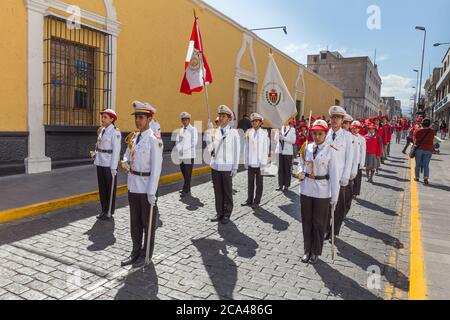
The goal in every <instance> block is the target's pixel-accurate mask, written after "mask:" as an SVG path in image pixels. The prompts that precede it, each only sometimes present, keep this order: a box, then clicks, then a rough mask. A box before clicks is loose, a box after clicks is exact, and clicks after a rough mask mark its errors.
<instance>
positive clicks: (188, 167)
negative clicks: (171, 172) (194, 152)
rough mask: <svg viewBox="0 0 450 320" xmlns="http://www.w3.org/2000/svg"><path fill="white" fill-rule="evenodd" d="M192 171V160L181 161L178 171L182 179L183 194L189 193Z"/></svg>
mask: <svg viewBox="0 0 450 320" xmlns="http://www.w3.org/2000/svg"><path fill="white" fill-rule="evenodd" d="M193 169H194V159H190V160H183V162H181V164H180V170H181V173H182V174H183V178H184V185H183V191H184V192H191V180H192V170H193Z"/></svg>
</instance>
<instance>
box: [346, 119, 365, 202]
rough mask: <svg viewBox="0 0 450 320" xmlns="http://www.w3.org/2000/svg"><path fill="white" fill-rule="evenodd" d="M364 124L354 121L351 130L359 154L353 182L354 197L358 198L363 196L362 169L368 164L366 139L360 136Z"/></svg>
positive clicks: (357, 154)
mask: <svg viewBox="0 0 450 320" xmlns="http://www.w3.org/2000/svg"><path fill="white" fill-rule="evenodd" d="M361 128H362V124H361V122H359V121H354V122H353V123H352V126H351V127H350V130H351V132H352V134H353V135H354V136H355V138H356V144H357V151H358V152H357V153H356V155H355V157H356V165H357V167H358V169H357V170H358V171H357V175H356V178H355V179H354V181H353V197H354V198H356V197H357V196H359V195H360V194H361V182H362V168H363V167H364V165H365V164H366V138H365V136H363V135H361V134H360V131H361Z"/></svg>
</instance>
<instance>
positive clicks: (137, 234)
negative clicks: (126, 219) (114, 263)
mask: <svg viewBox="0 0 450 320" xmlns="http://www.w3.org/2000/svg"><path fill="white" fill-rule="evenodd" d="M128 202H129V203H130V231H131V240H132V241H133V251H132V255H133V256H135V255H139V254H140V251H141V248H142V240H143V239H142V238H144V252H146V249H147V231H148V223H149V217H150V216H149V215H150V203H149V202H148V198H147V194H138V193H131V192H128ZM158 216H159V211H158V206H155V207H154V210H153V220H152V236H151V239H150V259H151V258H152V257H153V251H154V248H155V233H156V226H157V223H158Z"/></svg>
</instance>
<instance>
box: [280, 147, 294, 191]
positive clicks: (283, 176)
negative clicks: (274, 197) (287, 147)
mask: <svg viewBox="0 0 450 320" xmlns="http://www.w3.org/2000/svg"><path fill="white" fill-rule="evenodd" d="M291 175H292V156H285V155H282V154H280V157H279V161H278V186H279V187H280V188H282V187H288V188H289V187H290V186H291Z"/></svg>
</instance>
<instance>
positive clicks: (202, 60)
mask: <svg viewBox="0 0 450 320" xmlns="http://www.w3.org/2000/svg"><path fill="white" fill-rule="evenodd" d="M197 20H198V18H197V17H196V18H195V21H194V28H193V30H192V35H191V40H190V41H189V48H188V52H187V56H186V61H185V73H184V78H183V82H182V83H181V89H180V92H181V93H185V94H189V95H191V94H192V92H200V91H202V90H203V88H204V86H205V85H208V84H210V83H212V81H213V80H212V74H211V70H210V68H209V65H208V61H207V59H206V56H205V52H204V51H203V41H202V35H201V34H200V28H199V26H198V23H197Z"/></svg>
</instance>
